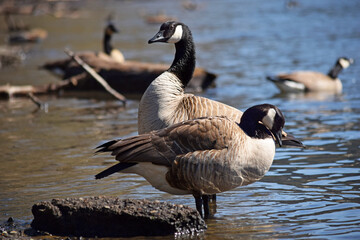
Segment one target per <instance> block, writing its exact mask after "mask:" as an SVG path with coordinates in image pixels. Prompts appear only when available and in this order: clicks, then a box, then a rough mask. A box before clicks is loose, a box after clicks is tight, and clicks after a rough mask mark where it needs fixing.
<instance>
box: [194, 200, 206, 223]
mask: <svg viewBox="0 0 360 240" xmlns="http://www.w3.org/2000/svg"><path fill="white" fill-rule="evenodd" d="M194 198H195V205H196V210H197V211H198V212H199V213H200V216H201V217H202V218H203V217H204V216H203V214H202V204H203V200H202V199H201V196H195V195H194Z"/></svg>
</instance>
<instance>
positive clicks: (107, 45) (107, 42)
mask: <svg viewBox="0 0 360 240" xmlns="http://www.w3.org/2000/svg"><path fill="white" fill-rule="evenodd" d="M110 40H111V35H110V34H107V33H105V35H104V40H103V46H104V52H105V53H106V54H110V53H111V50H112V49H113V47H112V46H111V44H110Z"/></svg>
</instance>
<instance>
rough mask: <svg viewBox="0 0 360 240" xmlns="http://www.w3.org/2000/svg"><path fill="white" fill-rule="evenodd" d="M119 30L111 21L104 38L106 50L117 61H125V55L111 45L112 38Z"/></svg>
mask: <svg viewBox="0 0 360 240" xmlns="http://www.w3.org/2000/svg"><path fill="white" fill-rule="evenodd" d="M118 32H119V31H118V30H117V29H116V28H115V26H114V24H112V23H111V22H110V23H109V24H108V25H107V26H106V28H105V32H104V39H103V48H104V52H105V53H106V54H107V55H109V56H110V57H111V58H112V59H114V60H115V61H117V62H120V63H123V62H124V61H125V58H124V55H123V54H122V53H121V52H120V51H119V50H118V49H116V48H113V47H112V46H111V43H110V42H111V38H112V35H113V34H114V33H118Z"/></svg>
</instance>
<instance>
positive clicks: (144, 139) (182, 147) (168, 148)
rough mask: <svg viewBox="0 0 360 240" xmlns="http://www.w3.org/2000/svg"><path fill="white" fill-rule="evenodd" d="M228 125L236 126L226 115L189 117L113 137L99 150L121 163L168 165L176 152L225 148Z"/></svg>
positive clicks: (227, 139) (171, 162) (227, 141)
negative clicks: (136, 134)
mask: <svg viewBox="0 0 360 240" xmlns="http://www.w3.org/2000/svg"><path fill="white" fill-rule="evenodd" d="M231 125H235V126H237V125H236V124H235V123H233V122H232V121H229V120H228V119H227V118H225V117H214V118H201V119H196V120H190V121H186V122H182V123H178V124H175V125H172V126H170V127H168V128H165V129H161V130H158V131H153V132H150V133H148V134H142V135H138V136H135V137H131V138H127V139H122V140H118V141H112V142H110V144H104V145H103V146H104V147H103V148H102V149H100V150H99V151H112V155H115V156H116V159H117V160H118V161H120V162H123V163H125V162H126V163H127V162H130V163H131V162H152V163H154V164H160V165H165V166H171V165H172V164H173V161H174V160H175V158H176V156H178V155H182V154H186V153H189V152H194V151H203V150H211V149H224V148H227V147H228V144H229V141H231V137H232V134H230V135H225V134H224V133H225V132H226V131H225V130H226V129H229V126H231ZM237 128H238V129H240V127H238V126H237Z"/></svg>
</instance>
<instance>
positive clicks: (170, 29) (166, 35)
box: [148, 21, 185, 44]
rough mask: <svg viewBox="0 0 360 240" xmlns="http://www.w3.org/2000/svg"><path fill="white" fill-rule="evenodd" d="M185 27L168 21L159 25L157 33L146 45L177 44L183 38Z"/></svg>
mask: <svg viewBox="0 0 360 240" xmlns="http://www.w3.org/2000/svg"><path fill="white" fill-rule="evenodd" d="M184 27H185V25H184V24H183V23H180V22H175V21H169V22H165V23H163V24H162V25H161V27H160V30H159V32H158V33H156V34H155V36H154V37H153V38H151V39H150V40H149V41H148V43H149V44H150V43H155V42H166V43H177V42H179V41H180V40H181V39H182V38H183V34H184Z"/></svg>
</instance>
